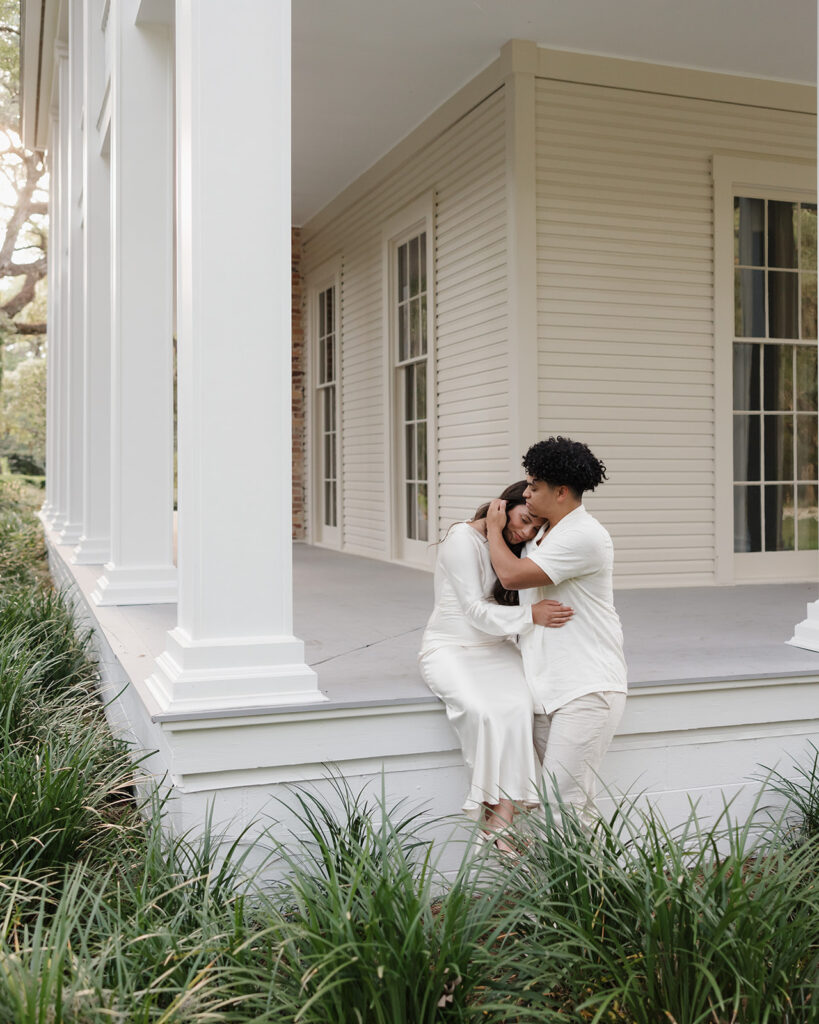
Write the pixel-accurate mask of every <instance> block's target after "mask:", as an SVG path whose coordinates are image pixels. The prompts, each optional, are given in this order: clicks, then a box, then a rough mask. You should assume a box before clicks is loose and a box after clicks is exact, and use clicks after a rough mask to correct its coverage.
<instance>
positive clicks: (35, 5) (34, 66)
mask: <svg viewBox="0 0 819 1024" xmlns="http://www.w3.org/2000/svg"><path fill="white" fill-rule="evenodd" d="M20 8H21V10H20V17H21V28H20V92H21V97H20V123H21V134H22V138H23V145H25V146H27V147H28V148H29V149H46V148H47V147H48V127H49V126H48V122H49V116H48V115H49V112H50V111H51V109H52V106H53V103H54V99H55V97H54V81H55V79H54V67H55V63H56V44H57V43H66V42H67V39H68V4H67V3H66V2H62V3H61V2H60V0H22V2H21V4H20Z"/></svg>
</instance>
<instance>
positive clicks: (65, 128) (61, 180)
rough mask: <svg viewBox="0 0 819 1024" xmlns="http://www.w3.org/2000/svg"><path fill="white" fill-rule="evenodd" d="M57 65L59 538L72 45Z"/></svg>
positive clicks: (65, 417) (57, 529) (64, 504)
mask: <svg viewBox="0 0 819 1024" xmlns="http://www.w3.org/2000/svg"><path fill="white" fill-rule="evenodd" d="M55 53H56V54H57V67H56V69H55V75H56V78H57V82H56V94H57V97H58V99H57V103H58V111H59V114H58V119H57V122H56V126H57V161H56V167H55V171H56V178H57V180H56V182H54V185H56V190H57V195H56V200H55V201H54V202H53V203H52V207H51V209H52V212H53V213H54V214H55V215H56V217H55V223H54V225H53V226H54V228H55V234H56V238H55V240H54V249H55V256H56V260H55V263H56V266H55V270H56V275H57V276H56V280H55V281H53V282H49V286H50V287H54V288H56V290H57V301H56V304H55V305H56V309H55V313H56V318H55V323H54V324H53V325H52V326H53V328H54V335H55V337H54V340H55V342H56V345H55V349H56V356H57V358H56V360H55V378H54V384H55V391H56V395H55V399H56V401H55V409H56V413H57V415H56V423H55V430H54V462H55V463H56V465H57V466H58V471H57V474H56V480H55V485H56V491H55V494H54V509H53V514H52V517H51V528H52V530H53V531H54V534H55V535H56V536H57V537H59V535H60V533H61V532H62V529H63V527H64V526H65V525H66V524H67V523H68V472H69V465H68V428H69V393H68V358H69V347H68V331H69V319H68V237H69V228H68V225H69V211H70V209H71V199H70V191H69V187H68V168H69V154H68V150H69V135H70V123H71V118H70V114H69V88H68V86H69V71H68V47H67V46H65V45H63V44H62V43H58V44H57V45H56V46H55Z"/></svg>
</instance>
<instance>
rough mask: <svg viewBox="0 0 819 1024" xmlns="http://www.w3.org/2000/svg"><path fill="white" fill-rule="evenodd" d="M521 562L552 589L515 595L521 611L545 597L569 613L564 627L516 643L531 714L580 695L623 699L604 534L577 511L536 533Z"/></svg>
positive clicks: (609, 550)
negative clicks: (541, 573)
mask: <svg viewBox="0 0 819 1024" xmlns="http://www.w3.org/2000/svg"><path fill="white" fill-rule="evenodd" d="M541 538H542V540H541ZM539 540H540V544H538V541H539ZM521 557H523V558H531V559H532V561H533V562H534V563H535V564H536V565H537V566H539V568H541V569H542V570H543V571H544V572H545V573H546V575H547V576H548V577H549V579H550V580H552V585H551V586H546V587H535V588H532V589H529V590H521V591H520V603H521V605H522V606H526V605H532V604H534V603H535V602H536V601H540V600H542V599H543V598H550V599H551V600H553V601H560V602H561V603H562V604H567V605H570V606H571V607H572V608H573V609H574V615H573V616H572V618H571V619H570V620H569V622H568V623H567V624H566V625H565V626H561V627H560V628H559V629H549V628H547V629H542V628H541V629H533V630H529V631H528V632H527V633H525V634H523V635H522V636H521V637H520V649H521V654H522V656H523V666H524V670H525V672H526V680H527V682H528V683H529V687H530V688H531V691H532V696H533V698H534V701H535V712H536V713H538V714H543V713H545V714H551V713H552V712H553V711H556V710H557V709H558V708H560V707H563V706H564V705H565V704H568V703H569V701H572V700H575V699H576V698H577V697H582V696H584V695H585V694H587V693H598V692H601V691H606V690H613V691H616V692H620V693H625V692H626V689H627V682H626V662H625V658H624V656H623V630H622V627H621V626H620V619H619V617H618V615H617V612H616V611H615V608H614V593H613V587H612V573H613V569H614V546H613V544H612V542H611V537H610V536H609V534H608V531H607V530H606V528H605V527H604V526H603V525H602V524H601V523H599V522H598V521H597V520H596V519H595V518H594V516H592V515H589V513H588V512H587V511H586V509H585V507H584V506H583V505H580V506H579V508H576V509H574V510H573V511H572V512H570V513H569V514H568V515H566V516H564V517H563V519H561V520H560V522H559V523H557V525H556V526H553V527H552V528H551V530H549V531H548V532H547V533H546V534H545V535H544V531H543V530H541V531H540V532H539V533H538V535H537V537H535V539H534V540H532V541H529V543H528V544H527V545H526V547H525V548H524V550H523V553H522V556H521Z"/></svg>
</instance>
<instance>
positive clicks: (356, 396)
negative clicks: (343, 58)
mask: <svg viewBox="0 0 819 1024" xmlns="http://www.w3.org/2000/svg"><path fill="white" fill-rule="evenodd" d="M505 145H506V142H505V126H504V98H503V91H502V90H501V91H499V92H497V93H495V94H494V95H493V96H490V97H489V98H488V99H487V100H485V101H484V102H483V103H481V104H480V105H479V106H477V107H476V108H475V109H474V110H472V111H471V112H470V113H469V114H468V115H466V116H465V117H463V118H461V119H460V120H459V121H458V122H457V123H456V124H454V125H453V126H452V127H451V128H450V129H449V130H448V131H446V132H444V133H443V134H442V135H441V136H440V137H439V138H438V139H436V140H435V141H434V142H433V143H431V144H430V145H428V146H427V147H426V148H424V149H423V150H421V151H420V152H418V153H417V154H416V155H415V156H414V157H413V158H412V159H410V160H409V161H407V163H406V164H404V166H403V167H402V168H401V169H400V170H399V171H397V172H396V173H394V174H392V175H391V176H390V177H389V179H388V180H386V181H384V182H383V183H382V184H381V185H379V186H378V187H377V188H375V189H373V190H372V191H371V192H370V193H369V194H368V195H367V196H366V197H365V198H364V199H362V200H360V201H357V202H355V203H353V204H351V205H350V207H349V208H348V209H346V210H345V211H344V213H343V214H341V215H339V216H338V217H336V218H335V219H334V220H332V221H331V222H330V223H328V224H327V225H325V226H324V227H322V228H321V229H320V230H319V231H318V232H317V233H313V234H311V233H310V226H309V225H307V226H306V227H305V229H304V234H303V268H304V272H305V274H306V275H308V276H309V274H310V271H311V269H312V268H316V267H318V266H320V265H321V264H322V263H323V262H324V261H325V260H327V259H329V258H331V257H337V256H340V257H341V264H342V286H341V293H342V294H341V338H342V353H341V388H342V392H341V393H342V444H341V452H342V469H343V508H342V518H343V538H344V546H345V547H346V548H347V549H349V550H354V551H359V552H364V553H368V554H371V555H373V556H375V557H383V556H385V555H387V554H388V551H389V541H388V537H387V533H386V531H387V523H386V521H385V515H384V500H383V495H384V486H385V484H384V481H385V477H386V464H385V451H384V437H385V417H386V416H387V415H388V409H387V396H386V395H385V394H384V360H385V358H386V357H387V351H386V343H385V339H384V337H383V306H382V304H383V301H384V294H385V285H384V281H383V265H382V260H383V241H382V230H383V226H384V225H385V223H386V222H387V221H388V220H389V219H390V218H391V217H393V216H394V215H396V214H400V212H401V210H402V209H403V208H404V207H406V206H407V205H409V203H411V202H412V201H413V200H414V199H416V198H417V197H418V196H420V195H423V194H424V193H429V192H434V195H435V207H434V221H435V225H434V247H435V250H434V251H435V279H436V296H435V299H436V305H435V312H436V366H435V370H436V376H437V403H436V404H437V409H436V410H435V412H436V416H437V423H436V426H437V435H438V444H437V494H438V523H435V524H433V528H432V534H433V539H435V538H436V537H437V536H438V535H439V534H440V533H441V532H442V531H443V530H445V529H446V528H447V526H448V525H449V524H450V523H451V522H453V521H454V520H456V519H462V518H464V517H465V516H466V515H468V514H469V513H471V512H472V511H473V510H474V508H475V507H476V505H477V504H479V502H480V501H482V500H484V499H485V498H488V497H490V496H491V495H493V494H496V493H498V491H499V489H500V488H502V487H503V486H504V485H505V484H506V483H508V481H507V479H506V473H507V467H508V461H509V455H508V437H509V400H508V394H509V380H508V320H507V272H506V264H507V258H506V255H507V254H506V196H505Z"/></svg>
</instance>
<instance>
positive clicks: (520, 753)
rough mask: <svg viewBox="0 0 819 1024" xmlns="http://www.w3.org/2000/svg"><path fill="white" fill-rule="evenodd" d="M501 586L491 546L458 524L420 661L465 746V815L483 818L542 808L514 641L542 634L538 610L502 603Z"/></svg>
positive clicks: (438, 570)
mask: <svg viewBox="0 0 819 1024" xmlns="http://www.w3.org/2000/svg"><path fill="white" fill-rule="evenodd" d="M494 585H495V572H494V570H493V569H492V562H491V560H490V558H489V543H488V541H487V540H486V538H485V537H484V536H482V534H480V533H478V531H477V530H475V529H473V527H471V526H470V525H469V524H468V523H457V524H456V525H455V526H453V527H452V529H451V530H450V531H449V533H448V534H447V536H446V538H445V539H444V540H443V542H442V543H441V545H440V548H439V550H438V562H437V564H436V566H435V607H434V609H433V611H432V615H431V616H430V618H429V622H428V623H427V627H426V629H425V631H424V635H423V638H422V641H421V651H420V654H419V656H418V658H419V664H420V667H421V674H422V675H423V677H424V681H425V682H426V684H427V686H428V687H429V688H430V690H432V692H433V693H434V694H435V695H436V696H438V697H440V699H441V700H442V701H443V702H444V704H445V705H446V712H447V717H448V718H449V721H450V722H451V723H452V726H453V728H454V729H455V732H456V733H457V735H458V738H459V740H460V742H461V748H462V750H463V754H464V760H465V762H466V764H467V767H468V768H469V769H470V771H471V780H470V785H469V791H468V793H467V796H466V800H465V801H464V804H463V810H464V811H465V812H466V813H467V814H469V815H470V816H471V817H476V818H477V817H479V815H480V813H481V810H482V805H483V804H484V803H487V804H496V803H497V802H498V801H499V800H500V799H501V798H506V799H509V800H514V801H516V802H519V803H522V804H530V805H535V804H537V802H538V792H537V787H536V782H537V780H538V779H539V777H540V766H539V765H538V761H537V757H536V754H535V749H534V744H533V741H532V723H533V715H534V709H533V704H532V696H531V693H530V691H529V687H528V686H527V684H526V680H525V678H524V675H523V663H522V661H521V657H520V653H519V652H518V649H517V647H516V646H515V645H514V643H512V641H511V639H509V638H510V637H511V636H514V635H516V634H521V633H525V632H528V631H529V630H531V629H534V628H535V627H534V626H533V624H532V610H531V608H530V607H526V608H521V607H517V606H506V605H499V604H496V603H495V601H494V600H491V594H492V588H493V587H494Z"/></svg>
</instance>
